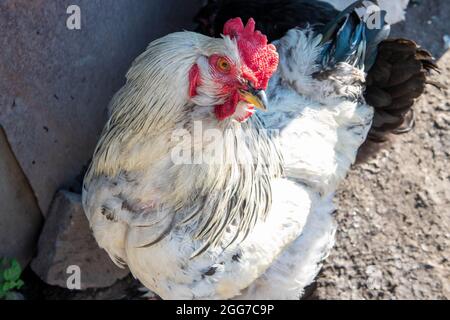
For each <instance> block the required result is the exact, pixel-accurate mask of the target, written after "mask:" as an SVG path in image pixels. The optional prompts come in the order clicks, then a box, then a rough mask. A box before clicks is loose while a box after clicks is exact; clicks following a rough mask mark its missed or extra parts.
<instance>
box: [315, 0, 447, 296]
mask: <svg viewBox="0 0 450 320" xmlns="http://www.w3.org/2000/svg"><path fill="white" fill-rule="evenodd" d="M406 17H407V20H406V21H405V22H404V23H401V24H399V25H396V26H394V30H393V34H394V35H395V36H400V37H402V36H403V37H408V38H411V39H414V40H416V41H417V42H418V43H419V44H421V45H422V46H423V47H424V48H427V49H429V50H430V51H432V53H433V54H434V55H435V57H436V58H437V60H438V61H439V66H440V67H441V68H442V73H441V75H440V76H437V77H435V78H436V79H437V80H439V81H440V82H441V83H443V84H445V85H446V86H447V87H448V88H447V89H446V90H442V91H439V90H437V89H435V88H434V87H431V86H430V87H429V88H428V89H427V92H426V94H425V96H423V97H422V98H421V99H420V100H419V101H418V102H417V104H416V109H415V110H416V116H417V124H416V127H415V129H414V130H413V132H410V133H408V134H405V135H402V136H395V137H392V139H391V140H390V141H389V142H386V143H383V144H381V145H374V144H369V145H366V146H365V147H364V148H363V150H361V151H362V152H361V154H362V158H365V159H364V160H363V161H361V162H360V163H358V164H356V165H355V166H354V167H353V169H352V170H351V172H350V173H349V176H348V178H347V179H346V180H345V182H344V183H343V185H342V186H341V188H340V190H339V192H338V208H339V210H338V212H337V214H336V218H337V221H338V225H339V227H338V233H337V239H336V246H335V248H334V249H333V251H332V253H331V254H330V256H329V257H328V259H327V260H326V262H325V265H324V268H323V270H322V273H321V275H320V277H319V279H318V282H317V290H316V291H315V293H314V297H315V298H319V299H449V298H450V262H449V259H450V228H449V227H450V81H449V79H450V51H448V52H447V53H445V46H444V40H443V36H444V35H445V33H447V34H450V1H445V0H440V1H437V0H434V1H433V0H427V1H425V0H424V1H420V2H419V1H413V4H412V5H411V6H410V8H409V9H408V12H407V16H406ZM374 150H377V151H376V152H375V153H373V151H374Z"/></svg>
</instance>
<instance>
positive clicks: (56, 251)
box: [31, 191, 129, 289]
mask: <svg viewBox="0 0 450 320" xmlns="http://www.w3.org/2000/svg"><path fill="white" fill-rule="evenodd" d="M69 266H78V267H79V268H80V271H81V289H87V288H103V287H108V286H110V285H112V284H114V283H115V282H116V281H117V280H119V279H122V278H124V277H125V276H126V275H127V274H128V273H129V271H128V270H127V269H120V268H118V267H116V266H115V265H114V264H113V263H112V262H111V260H110V258H109V256H108V254H107V253H106V252H105V251H104V250H102V249H100V248H99V247H98V245H97V243H96V242H95V239H94V237H93V236H92V234H91V231H90V228H89V223H88V221H87V219H86V216H85V215H84V212H83V208H82V205H81V196H80V195H79V194H75V193H71V192H67V191H59V192H58V193H57V194H56V196H55V199H54V200H53V203H52V206H51V209H50V213H49V215H48V217H47V219H46V222H45V225H44V228H43V230H42V234H41V237H40V239H39V245H38V255H37V257H36V258H35V259H34V260H33V261H32V263H31V268H32V269H33V271H34V272H36V273H37V274H38V276H39V277H40V278H41V279H42V280H43V281H44V282H46V283H48V284H51V285H57V286H60V287H63V288H66V287H67V279H68V277H69V276H70V275H71V274H68V273H67V270H68V267H69Z"/></svg>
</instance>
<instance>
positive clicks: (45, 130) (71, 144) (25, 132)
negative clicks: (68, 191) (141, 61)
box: [0, 0, 200, 215]
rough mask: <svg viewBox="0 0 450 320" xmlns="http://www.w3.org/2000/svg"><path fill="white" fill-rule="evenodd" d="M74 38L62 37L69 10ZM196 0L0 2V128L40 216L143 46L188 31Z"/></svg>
mask: <svg viewBox="0 0 450 320" xmlns="http://www.w3.org/2000/svg"><path fill="white" fill-rule="evenodd" d="M72 4H74V5H78V6H79V7H80V9H81V30H69V29H68V28H67V27H66V20H67V19H68V17H69V15H68V14H67V13H66V10H67V8H68V7H69V5H72ZM199 5H200V0H190V1H185V0H171V1H165V0H151V1H142V0H114V1H107V0H70V1H67V0H61V1H47V0H34V1H29V0H2V1H0V30H1V33H0V47H1V48H2V49H1V55H0V123H2V125H3V127H4V128H5V131H6V134H7V136H8V140H9V141H10V143H11V147H12V149H13V151H14V153H15V155H16V157H17V159H18V161H19V163H20V165H21V167H22V168H23V170H24V172H25V174H26V176H27V177H28V179H29V181H30V184H31V186H32V188H33V190H34V191H35V193H36V197H37V199H38V203H39V206H40V208H41V211H42V212H43V213H44V215H45V214H46V213H47V210H48V207H49V205H50V202H51V200H52V197H53V195H54V193H55V191H56V190H57V189H60V188H67V187H68V186H69V185H70V184H71V183H72V181H73V179H74V178H75V177H76V176H77V175H79V174H80V171H81V170H82V167H83V165H85V164H86V163H87V162H88V161H89V159H90V157H91V155H92V152H93V149H94V147H95V144H96V142H97V139H98V136H99V134H100V131H101V129H102V127H103V124H104V122H105V119H106V107H107V104H108V102H109V100H110V99H111V97H112V95H113V94H114V93H115V92H116V91H117V90H118V89H119V88H120V86H121V85H122V84H123V83H124V80H125V77H124V76H125V73H126V70H127V69H128V68H129V66H130V64H131V62H132V61H133V60H134V58H135V57H137V55H139V53H141V52H142V51H143V50H144V49H145V47H146V46H147V44H148V43H149V42H150V41H152V40H153V39H155V38H158V37H160V36H162V35H165V34H167V33H169V32H173V31H181V30H183V28H189V27H190V25H191V19H192V17H193V15H194V13H195V12H196V10H197V9H198V7H199Z"/></svg>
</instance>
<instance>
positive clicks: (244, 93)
mask: <svg viewBox="0 0 450 320" xmlns="http://www.w3.org/2000/svg"><path fill="white" fill-rule="evenodd" d="M239 94H240V95H241V98H242V100H244V101H246V102H248V103H250V104H252V105H254V106H255V107H256V108H258V109H259V110H262V111H267V109H268V106H269V101H268V100H267V96H266V93H265V92H264V90H257V89H254V88H252V87H250V88H249V89H248V90H242V89H241V90H239Z"/></svg>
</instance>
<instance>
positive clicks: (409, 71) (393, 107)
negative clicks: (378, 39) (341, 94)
mask: <svg viewBox="0 0 450 320" xmlns="http://www.w3.org/2000/svg"><path fill="white" fill-rule="evenodd" d="M432 71H436V72H439V68H438V66H437V65H436V63H435V61H434V59H433V57H432V56H431V54H430V53H429V52H428V51H426V50H424V49H422V48H420V47H419V46H418V45H417V44H416V43H415V42H414V41H411V40H407V39H388V40H385V41H383V42H382V43H381V44H380V45H379V47H378V55H377V60H376V62H375V64H374V66H373V67H372V69H371V70H370V71H369V72H368V75H367V90H366V93H365V98H366V101H367V103H368V104H370V105H371V106H373V107H374V108H375V116H374V120H373V125H372V129H371V130H370V133H369V138H370V139H372V140H375V141H385V140H386V137H387V134H389V133H393V134H402V133H406V132H409V131H410V130H411V129H412V128H413V127H414V124H415V116H414V111H413V109H412V108H413V106H414V102H415V100H416V99H417V98H418V97H420V96H421V95H422V94H423V92H424V91H425V87H426V85H427V84H432V85H434V86H437V87H441V86H440V85H439V84H438V83H436V82H433V81H431V80H429V79H428V76H429V75H430V73H431V72H432Z"/></svg>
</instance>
